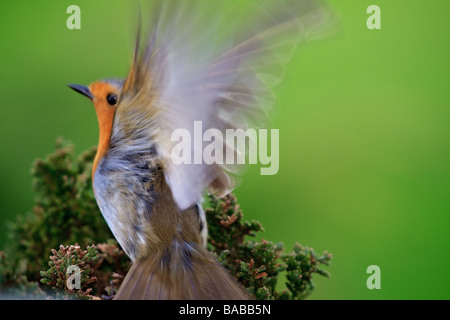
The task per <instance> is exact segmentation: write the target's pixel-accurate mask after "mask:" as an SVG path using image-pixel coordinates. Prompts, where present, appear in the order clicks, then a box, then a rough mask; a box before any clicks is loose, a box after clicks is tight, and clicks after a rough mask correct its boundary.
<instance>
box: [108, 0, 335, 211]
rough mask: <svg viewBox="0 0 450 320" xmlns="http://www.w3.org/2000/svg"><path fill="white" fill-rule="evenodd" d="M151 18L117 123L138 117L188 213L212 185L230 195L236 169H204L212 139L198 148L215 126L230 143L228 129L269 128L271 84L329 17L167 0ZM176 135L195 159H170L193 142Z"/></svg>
mask: <svg viewBox="0 0 450 320" xmlns="http://www.w3.org/2000/svg"><path fill="white" fill-rule="evenodd" d="M152 14H153V18H152V20H151V25H150V27H151V28H150V34H149V35H148V41H147V43H146V45H145V46H144V47H142V48H141V46H140V45H139V42H138V43H137V45H136V48H137V49H136V56H135V60H134V63H133V66H132V69H131V71H130V74H129V76H128V78H127V81H126V82H125V85H124V89H123V93H122V97H121V102H120V104H119V106H118V108H117V112H116V120H118V119H121V118H122V119H126V118H130V117H133V119H134V121H137V123H138V124H139V126H136V128H139V131H140V134H141V135H143V136H144V137H146V138H151V139H152V141H154V142H155V144H156V149H157V150H158V155H159V157H160V159H161V164H162V166H163V167H164V172H165V179H166V181H167V183H168V185H169V186H170V188H171V190H172V194H173V197H174V199H175V201H176V202H177V204H178V206H179V207H180V208H181V209H185V208H187V207H189V206H191V205H192V204H194V203H196V202H197V201H199V199H200V198H201V196H202V194H203V192H204V191H205V190H206V189H209V191H210V192H214V193H218V194H219V195H224V194H226V193H228V192H229V191H230V190H231V189H232V188H233V181H232V178H231V177H232V175H230V173H231V172H236V171H237V170H238V169H239V166H236V165H233V164H221V163H213V164H206V163H204V162H203V161H202V158H201V155H202V152H203V150H204V147H205V146H206V145H207V144H209V143H211V142H206V143H205V142H202V137H203V134H204V133H205V132H206V131H207V130H209V129H216V131H214V132H216V133H217V132H220V133H223V135H222V136H223V137H225V135H224V133H225V130H226V129H237V128H240V129H243V130H246V129H247V128H249V127H253V126H258V125H261V124H262V123H264V121H265V119H266V115H267V111H268V109H270V107H271V106H272V105H273V104H274V103H275V97H274V95H273V93H272V92H271V90H270V88H271V87H273V86H275V85H277V84H279V83H280V81H281V80H282V79H283V77H284V74H285V72H286V64H287V63H288V62H289V61H290V59H291V58H292V56H293V54H294V52H295V49H296V47H297V45H298V44H299V43H300V42H302V41H304V40H306V39H310V38H312V37H315V36H316V35H317V34H320V32H321V31H322V29H324V27H325V26H328V25H329V24H328V23H327V22H328V21H329V20H330V17H332V14H331V11H330V10H329V9H328V8H327V7H326V6H324V4H323V2H321V1H316V0H285V1H282V0H277V1H275V0H258V1H252V2H251V3H248V2H246V3H245V4H242V2H238V1H235V2H233V1H226V2H223V1H210V0H208V1H198V0H195V1H194V0H191V1H176V0H162V1H157V2H156V4H154V6H153V7H152ZM194 124H196V126H194ZM199 124H201V127H199ZM176 129H185V130H184V132H185V133H189V134H190V137H186V139H187V138H191V141H190V142H191V144H190V145H191V146H192V147H191V149H190V150H189V152H186V151H183V152H182V156H184V157H185V158H184V159H185V160H186V159H189V160H190V161H184V162H183V163H178V162H177V161H173V160H174V159H173V155H174V154H172V152H173V151H174V150H175V149H174V147H175V146H176V145H179V144H180V143H181V141H182V140H183V142H186V141H187V140H185V139H184V138H180V137H179V136H176V137H173V136H172V134H173V133H174V131H175V130H176ZM211 132H212V131H210V133H211ZM172 140H174V141H172ZM194 140H195V141H194ZM211 140H214V142H215V143H217V145H219V144H220V145H221V148H222V150H223V153H224V154H226V152H230V153H233V154H234V153H239V152H241V151H242V150H237V149H236V147H234V146H233V145H227V144H226V141H225V139H224V138H223V139H222V138H221V136H220V135H219V134H215V135H214V138H211ZM187 142H189V141H187ZM175 155H177V154H175ZM199 157H200V158H199Z"/></svg>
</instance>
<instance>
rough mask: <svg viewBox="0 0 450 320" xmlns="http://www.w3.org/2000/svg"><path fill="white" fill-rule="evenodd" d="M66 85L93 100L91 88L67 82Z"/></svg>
mask: <svg viewBox="0 0 450 320" xmlns="http://www.w3.org/2000/svg"><path fill="white" fill-rule="evenodd" d="M67 86H68V87H69V88H71V89H73V90H75V91H76V92H78V93H81V94H82V95H83V96H86V97H88V98H89V99H90V100H94V96H93V95H92V93H91V90H89V87H87V86H82V85H79V84H68V85H67Z"/></svg>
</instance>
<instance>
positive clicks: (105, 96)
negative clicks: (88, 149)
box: [69, 81, 121, 178]
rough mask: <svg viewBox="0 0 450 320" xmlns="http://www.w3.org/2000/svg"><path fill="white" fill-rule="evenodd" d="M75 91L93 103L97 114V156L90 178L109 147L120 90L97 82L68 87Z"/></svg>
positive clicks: (109, 84)
mask: <svg viewBox="0 0 450 320" xmlns="http://www.w3.org/2000/svg"><path fill="white" fill-rule="evenodd" d="M69 87H71V88H72V89H74V90H75V91H77V92H79V93H81V94H83V95H85V96H86V97H88V98H89V99H90V100H92V102H93V103H94V107H95V112H96V113H97V119H98V126H99V141H98V148H97V154H96V156H95V159H94V165H93V168H92V178H94V173H95V171H96V169H97V165H98V163H99V161H100V159H101V158H102V157H103V156H104V155H105V153H106V152H107V150H108V147H109V141H110V138H111V132H112V126H113V122H114V114H115V111H116V106H117V103H118V99H119V95H120V90H121V88H119V86H118V85H117V84H115V83H114V84H113V83H109V82H106V81H105V82H104V81H97V82H93V83H91V84H90V85H89V87H86V86H80V85H69Z"/></svg>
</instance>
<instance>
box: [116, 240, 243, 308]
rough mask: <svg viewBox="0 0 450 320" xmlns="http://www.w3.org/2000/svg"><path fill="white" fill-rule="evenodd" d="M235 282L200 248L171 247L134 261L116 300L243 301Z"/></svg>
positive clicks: (240, 289)
mask: <svg viewBox="0 0 450 320" xmlns="http://www.w3.org/2000/svg"><path fill="white" fill-rule="evenodd" d="M249 298H250V297H249V295H248V294H247V293H246V291H245V289H243V288H242V287H241V286H240V285H239V284H238V283H237V281H236V280H235V279H234V278H233V277H232V276H231V275H230V274H229V272H228V271H227V270H225V268H223V267H222V265H220V264H219V263H218V261H217V260H216V259H215V258H214V256H213V255H212V254H211V253H210V252H208V251H207V250H206V249H205V248H203V247H199V246H198V247H192V246H190V245H187V244H184V246H180V245H178V246H171V248H168V249H166V250H164V251H162V252H160V253H159V254H156V255H154V256H152V257H147V258H144V259H139V260H137V261H135V262H134V264H133V266H132V267H131V269H130V270H129V272H128V274H127V276H126V277H125V279H124V281H123V283H122V285H121V286H120V289H119V291H118V292H117V294H116V295H115V296H114V299H118V300H126V299H131V300H154V299H161V300H169V299H171V300H193V299H197V300H236V299H237V300H244V299H249Z"/></svg>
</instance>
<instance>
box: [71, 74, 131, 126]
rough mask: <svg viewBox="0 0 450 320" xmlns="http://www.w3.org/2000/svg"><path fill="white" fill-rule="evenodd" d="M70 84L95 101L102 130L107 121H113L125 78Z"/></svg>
mask: <svg viewBox="0 0 450 320" xmlns="http://www.w3.org/2000/svg"><path fill="white" fill-rule="evenodd" d="M68 86H69V87H70V88H72V89H73V90H75V91H76V92H78V93H81V94H82V95H84V96H85V97H87V98H89V99H90V100H91V101H92V102H93V104H94V107H95V111H96V112H97V117H98V120H99V124H100V130H101V129H102V127H101V126H102V124H104V123H105V122H106V121H108V122H109V121H111V122H112V120H113V117H114V113H115V110H116V106H117V103H118V101H119V97H120V94H121V92H122V87H123V80H116V79H107V80H101V81H96V82H93V83H91V84H90V85H89V86H83V85H79V84H69V85H68Z"/></svg>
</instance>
